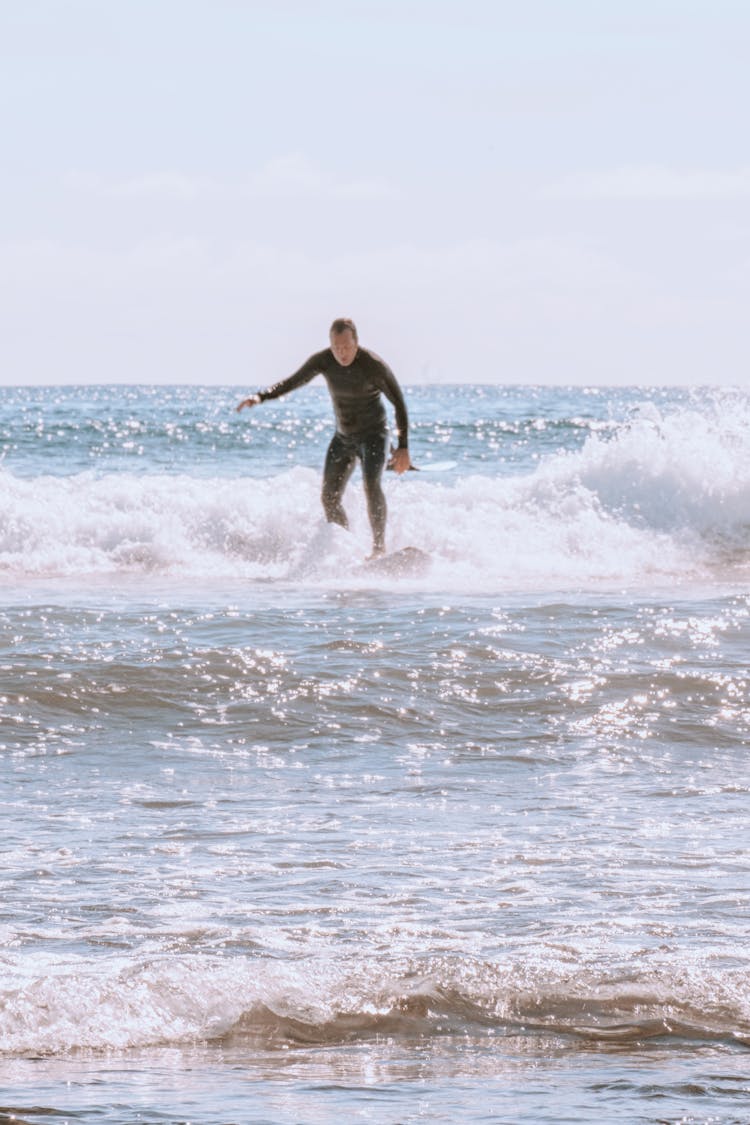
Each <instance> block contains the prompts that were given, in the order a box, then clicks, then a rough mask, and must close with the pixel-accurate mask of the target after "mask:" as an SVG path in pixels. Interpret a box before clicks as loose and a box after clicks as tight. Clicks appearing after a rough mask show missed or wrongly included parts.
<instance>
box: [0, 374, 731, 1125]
mask: <svg viewBox="0 0 750 1125" xmlns="http://www.w3.org/2000/svg"><path fill="white" fill-rule="evenodd" d="M247 391H248V388H231V387H146V386H142V387H140V386H132V387H113V386H99V387H67V388H55V387H49V388H23V387H18V388H13V387H10V388H4V389H0V599H1V600H0V808H1V809H2V818H3V830H2V831H3V847H2V850H1V853H0V892H1V893H0V1122H3V1121H8V1122H10V1121H11V1120H15V1121H19V1120H20V1121H24V1120H25V1121H33V1120H37V1119H38V1117H39V1115H40V1114H43V1115H44V1116H45V1119H46V1118H49V1119H50V1120H52V1121H60V1122H63V1121H71V1122H72V1121H87V1120H92V1121H94V1120H96V1121H97V1122H101V1123H103V1125H115V1123H130V1122H134V1121H148V1122H154V1123H156V1122H177V1121H192V1122H200V1123H206V1125H220V1123H221V1125H229V1123H230V1122H257V1123H260V1122H274V1123H276V1122H279V1123H283V1125H286V1123H292V1122H325V1121H330V1120H333V1119H334V1118H337V1117H343V1118H345V1119H347V1120H360V1119H361V1120H373V1121H378V1122H387V1123H394V1125H395V1123H400V1122H412V1121H419V1120H428V1121H443V1122H455V1121H498V1122H509V1123H510V1122H521V1121H529V1122H550V1123H552V1122H554V1123H559V1122H565V1121H571V1122H572V1121H576V1122H580V1121H591V1122H602V1121H638V1122H641V1121H642V1122H652V1121H654V1122H656V1121H660V1122H661V1121H668V1122H678V1121H679V1122H709V1121H710V1122H741V1121H746V1120H747V1118H748V1113H747V1108H746V1107H747V1104H748V1103H747V1099H748V1091H750V1053H749V1052H748V1047H750V989H749V987H748V986H749V985H750V961H749V959H748V953H747V916H748V907H750V889H749V888H750V879H749V878H748V876H749V875H750V861H749V860H748V852H747V844H748V827H747V826H748V794H749V793H750V767H749V766H748V754H747V750H748V742H749V739H750V703H749V702H748V672H747V669H748V658H749V656H750V646H749V641H750V621H749V616H750V396H749V395H748V394H747V392H746V391H743V390H740V389H734V390H732V389H726V390H722V391H717V390H715V389H714V390H711V391H709V390H704V389H700V388H698V389H681V388H668V389H667V388H650V389H645V388H617V389H613V388H601V387H588V388H539V387H490V386H487V387H475V386H471V387H466V386H461V385H451V386H430V387H424V386H423V387H412V388H407V389H406V396H407V403H408V406H409V412H410V418H411V443H410V444H411V452H412V459H413V461H414V463H415V464H416V465H417V466H419V467H420V470H421V471H419V472H414V473H408V474H404V476H403V477H401V478H397V477H395V475H394V474H391V473H388V474H386V480H385V490H386V497H387V502H388V507H389V519H388V545H389V548H391V549H398V548H401V547H404V546H418V547H420V548H421V549H422V550H424V551H426V552H427V554H428V555H429V560H430V561H429V566H428V567H427V569H426V570H425V571H424V573H419V574H411V575H404V576H402V577H394V576H389V575H384V574H373V573H372V572H368V571H367V570H366V569H365V568H363V566H362V562H363V560H364V558H365V556H366V555H367V553H368V552H369V549H370V533H369V527H368V524H367V518H366V513H365V508H364V502H363V497H362V490H361V480H360V478H359V474H358V473H355V476H354V478H353V479H352V481H351V483H350V485H349V489H348V491H347V495H346V499H345V506H346V508H347V511H348V513H349V516H350V521H351V530H350V531H349V532H345V531H343V530H342V529H340V528H336V527H330V526H328V525H326V524H325V523H324V521H323V519H322V512H321V508H320V499H319V493H320V471H321V466H322V460H323V455H324V452H325V447H326V445H327V442H328V440H329V436H330V433H331V418H330V404H329V402H328V399H327V395H326V393H325V390H324V388H322V387H318V386H316V385H315V384H313V385H312V386H310V387H308V388H305V389H304V390H302V391H299V392H297V393H296V394H294V395H291V396H289V397H287V398H286V399H283V400H280V401H279V402H275V403H266V404H263V406H261V407H258V408H256V409H255V410H254V411H252V412H249V413H245V414H243V415H239V416H238V415H237V414H236V413H235V410H234V407H235V406H236V403H237V402H238V401H239V398H240V397H242V396H243V395H244V394H246V393H247Z"/></svg>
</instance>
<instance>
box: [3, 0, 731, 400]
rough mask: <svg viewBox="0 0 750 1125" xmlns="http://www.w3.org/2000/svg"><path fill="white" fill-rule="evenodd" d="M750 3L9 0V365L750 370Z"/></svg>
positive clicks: (685, 373)
mask: <svg viewBox="0 0 750 1125" xmlns="http://www.w3.org/2000/svg"><path fill="white" fill-rule="evenodd" d="M748 106H750V2H749V0H710V2H709V0H521V2H519V0H494V2H492V0H373V2H370V0H0V146H1V156H0V160H1V161H2V164H1V167H2V175H1V177H0V288H1V290H2V300H1V301H0V372H1V375H0V378H1V380H2V382H3V383H5V384H34V383H76V382H80V383H95V382H141V383H143V382H146V383H150V382H154V383H163V382H168V383H171V382H174V383H232V384H239V385H242V386H243V387H244V386H246V387H248V388H249V389H254V388H255V387H262V386H266V385H268V384H269V383H271V382H274V381H276V380H277V379H279V378H281V377H283V376H284V375H287V374H289V373H290V372H291V371H292V370H294V369H295V368H296V367H297V366H299V364H300V363H301V362H302V361H303V360H304V359H305V358H306V357H307V356H308V355H309V354H310V353H311V352H313V351H317V350H319V349H320V348H322V347H325V345H326V343H327V329H328V325H329V324H330V322H331V320H332V319H333V318H334V317H336V316H351V317H353V318H354V319H355V320H356V321H357V324H358V325H359V329H360V340H361V343H362V344H364V345H365V346H366V347H371V348H373V349H374V350H375V351H377V352H379V353H380V354H381V355H383V357H384V358H385V359H387V360H388V362H389V363H390V364H391V366H392V367H393V368H394V370H395V371H396V374H397V375H398V377H399V379H400V380H401V381H402V382H403V383H404V384H406V385H409V384H410V383H416V382H425V381H440V382H479V383H574V384H581V383H584V384H585V383H590V384H614V383H651V384H659V383H664V384H673V383H707V384H740V385H745V384H746V382H747V380H748V372H749V363H750V342H749V336H750V334H749V333H748V327H747V321H748V312H749V310H750V151H749V148H748V146H749V141H748V138H749V137H750V129H749V128H748V120H747V117H748Z"/></svg>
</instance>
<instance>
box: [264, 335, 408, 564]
mask: <svg viewBox="0 0 750 1125" xmlns="http://www.w3.org/2000/svg"><path fill="white" fill-rule="evenodd" d="M316 375H323V376H324V377H325V380H326V383H327V384H328V390H329V392H330V395H331V400H332V402H333V409H334V413H335V415H336V433H335V434H334V436H333V440H332V441H331V444H330V445H329V446H328V452H327V453H326V461H325V469H324V471H323V492H322V501H323V508H324V510H325V514H326V519H327V520H328V521H329V523H338V524H341V526H342V527H347V526H348V521H347V518H346V513H345V512H344V509H343V508H342V506H341V498H342V496H343V494H344V489H345V488H346V485H347V483H348V481H349V478H350V477H351V475H352V472H353V471H354V466H355V463H356V461H357V459H358V458H359V460H360V461H361V463H362V477H363V480H364V485H365V495H366V497H367V511H368V514H369V517H370V525H371V527H372V534H373V541H374V545H375V548H376V549H377V550H382V549H383V547H384V540H385V519H386V504H385V496H384V495H383V490H382V488H381V485H380V478H381V475H382V472H383V467H384V465H385V456H386V435H387V429H388V425H387V419H386V414H385V407H384V406H383V402H382V400H381V397H380V396H381V395H385V397H386V398H387V399H388V400H389V402H391V403H392V404H393V406H394V409H395V411H396V432H397V434H398V444H399V448H400V449H406V448H408V444H409V438H408V430H409V419H408V415H407V413H406V404H405V402H404V396H403V395H402V393H401V388H400V387H399V385H398V383H397V381H396V376H395V375H394V374H393V372H392V371H391V369H390V367H389V366H388V365H387V364H386V363H384V362H383V360H382V359H380V357H379V356H377V355H375V353H374V352H370V351H367V349H366V348H358V349H357V354H356V356H355V357H354V360H353V361H352V362H351V363H350V364H349V366H348V367H344V366H342V365H341V364H340V363H338V362H337V360H336V358H335V356H334V354H333V352H332V351H331V349H330V348H326V349H325V351H322V352H317V353H316V354H315V355H311V356H310V358H309V359H308V360H306V362H305V363H303V364H302V366H301V367H300V369H299V371H295V373H294V375H290V376H289V378H288V379H283V380H282V381H281V382H280V383H276V384H275V385H274V386H273V387H269V389H268V390H267V391H262V392H261V394H260V395H259V398H260V400H261V402H265V401H266V400H267V399H270V398H279V397H280V396H281V395H285V394H287V393H288V392H289V391H293V390H296V388H297V387H303V386H304V385H305V384H306V383H309V382H310V381H311V380H312V379H314V378H315V376H316Z"/></svg>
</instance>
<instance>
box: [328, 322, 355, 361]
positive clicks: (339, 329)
mask: <svg viewBox="0 0 750 1125" xmlns="http://www.w3.org/2000/svg"><path fill="white" fill-rule="evenodd" d="M329 338H330V341H331V351H332V352H333V355H334V358H335V360H336V362H337V363H340V364H341V366H342V367H348V366H349V364H350V363H354V360H355V358H356V355H357V348H358V346H359V343H358V340H357V328H356V325H355V323H354V321H353V320H349V319H348V317H343V316H342V317H339V318H338V319H337V320H334V322H333V324H332V325H331V331H330V333H329Z"/></svg>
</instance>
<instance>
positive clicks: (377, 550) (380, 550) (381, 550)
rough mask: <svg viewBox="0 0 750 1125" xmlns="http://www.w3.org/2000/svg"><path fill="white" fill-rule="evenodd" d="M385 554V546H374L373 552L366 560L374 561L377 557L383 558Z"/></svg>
mask: <svg viewBox="0 0 750 1125" xmlns="http://www.w3.org/2000/svg"><path fill="white" fill-rule="evenodd" d="M384 554H385V547H373V549H372V554H370V555H368V556H367V558H366V559H365V562H373V561H374V560H375V559H382V557H383V555H384Z"/></svg>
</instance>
